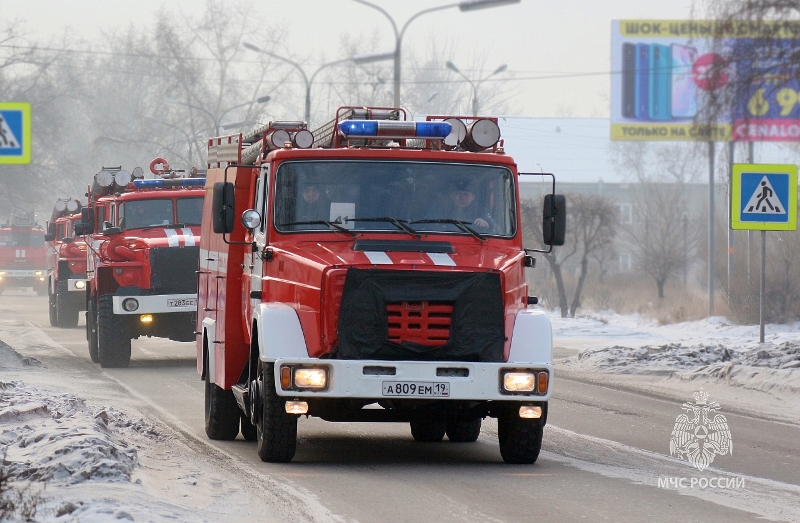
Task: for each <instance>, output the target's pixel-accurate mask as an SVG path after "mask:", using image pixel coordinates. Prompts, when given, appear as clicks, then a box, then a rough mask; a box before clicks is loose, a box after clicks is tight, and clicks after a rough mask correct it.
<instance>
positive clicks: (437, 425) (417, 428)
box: [411, 419, 447, 443]
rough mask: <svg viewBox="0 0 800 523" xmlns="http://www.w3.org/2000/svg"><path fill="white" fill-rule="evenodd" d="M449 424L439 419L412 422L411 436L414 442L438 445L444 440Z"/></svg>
mask: <svg viewBox="0 0 800 523" xmlns="http://www.w3.org/2000/svg"><path fill="white" fill-rule="evenodd" d="M445 431H447V424H446V423H445V422H444V421H443V420H439V419H415V420H412V421H411V435H412V436H414V441H419V442H421V443H438V442H440V441H442V438H444V433H445Z"/></svg>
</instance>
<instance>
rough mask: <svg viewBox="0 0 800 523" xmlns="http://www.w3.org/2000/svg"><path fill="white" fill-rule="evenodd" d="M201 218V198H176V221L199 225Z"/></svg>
mask: <svg viewBox="0 0 800 523" xmlns="http://www.w3.org/2000/svg"><path fill="white" fill-rule="evenodd" d="M202 220H203V199H202V198H179V199H178V223H182V224H184V225H200V223H201V222H202Z"/></svg>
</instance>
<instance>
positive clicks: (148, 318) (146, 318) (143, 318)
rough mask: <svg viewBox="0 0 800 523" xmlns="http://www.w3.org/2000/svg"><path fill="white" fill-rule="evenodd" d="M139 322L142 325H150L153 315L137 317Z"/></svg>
mask: <svg viewBox="0 0 800 523" xmlns="http://www.w3.org/2000/svg"><path fill="white" fill-rule="evenodd" d="M139 321H141V322H142V323H152V321H153V315H152V314H142V315H141V316H139Z"/></svg>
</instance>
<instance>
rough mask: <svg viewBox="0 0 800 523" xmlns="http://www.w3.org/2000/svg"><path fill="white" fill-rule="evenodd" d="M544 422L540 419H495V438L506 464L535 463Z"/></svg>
mask: <svg viewBox="0 0 800 523" xmlns="http://www.w3.org/2000/svg"><path fill="white" fill-rule="evenodd" d="M543 432H544V422H543V421H542V420H541V419H523V418H519V417H514V416H503V417H500V418H498V419H497V436H498V439H499V440H500V455H501V456H503V461H505V462H506V463H515V464H531V463H535V462H536V459H537V458H538V457H539V451H540V450H542V434H543Z"/></svg>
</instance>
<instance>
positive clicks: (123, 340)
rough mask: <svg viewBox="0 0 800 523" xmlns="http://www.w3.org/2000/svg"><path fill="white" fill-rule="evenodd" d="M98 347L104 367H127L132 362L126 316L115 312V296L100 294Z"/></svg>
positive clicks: (101, 363) (98, 305)
mask: <svg viewBox="0 0 800 523" xmlns="http://www.w3.org/2000/svg"><path fill="white" fill-rule="evenodd" d="M97 348H98V353H99V355H100V365H101V366H103V367H127V366H128V365H130V363H131V339H130V337H129V335H128V329H126V328H125V318H123V317H121V316H120V315H118V314H114V303H113V296H112V295H110V294H106V295H104V296H100V300H99V302H98V304H97Z"/></svg>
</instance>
